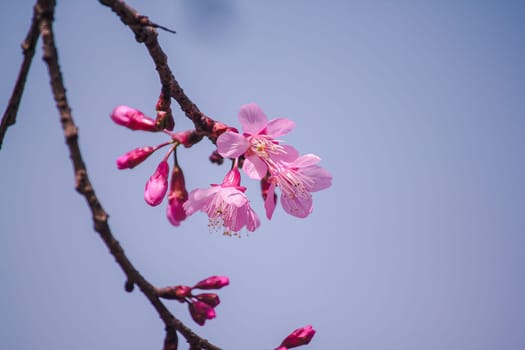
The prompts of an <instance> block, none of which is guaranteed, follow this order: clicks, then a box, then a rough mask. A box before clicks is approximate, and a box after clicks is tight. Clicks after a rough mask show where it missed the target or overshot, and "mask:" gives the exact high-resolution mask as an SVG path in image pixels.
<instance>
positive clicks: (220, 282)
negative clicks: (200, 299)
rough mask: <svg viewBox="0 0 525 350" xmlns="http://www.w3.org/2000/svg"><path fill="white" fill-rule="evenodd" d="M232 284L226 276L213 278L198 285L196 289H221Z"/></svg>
mask: <svg viewBox="0 0 525 350" xmlns="http://www.w3.org/2000/svg"><path fill="white" fill-rule="evenodd" d="M228 284H230V279H229V278H228V277H226V276H211V277H208V278H206V279H205V280H202V281H200V282H199V283H197V284H196V285H195V286H194V287H193V288H194V289H195V288H196V289H221V288H222V287H224V286H227V285H228Z"/></svg>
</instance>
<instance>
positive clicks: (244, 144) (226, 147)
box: [217, 131, 250, 158]
mask: <svg viewBox="0 0 525 350" xmlns="http://www.w3.org/2000/svg"><path fill="white" fill-rule="evenodd" d="M249 146H250V144H249V142H248V140H246V137H244V136H242V135H240V134H238V133H236V132H233V131H226V132H224V133H222V134H221V135H220V136H219V137H218V138H217V151H218V152H219V154H220V155H221V156H223V157H226V158H237V157H239V156H241V155H243V154H244V152H246V150H247V149H248V147H249Z"/></svg>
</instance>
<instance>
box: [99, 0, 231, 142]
mask: <svg viewBox="0 0 525 350" xmlns="http://www.w3.org/2000/svg"><path fill="white" fill-rule="evenodd" d="M99 2H100V3H101V4H103V5H105V6H108V7H109V8H111V10H113V12H115V13H116V14H117V15H118V16H119V17H120V19H121V21H122V22H123V23H124V24H125V25H126V26H128V27H129V28H130V29H131V30H132V31H133V33H134V34H135V39H136V40H137V42H139V43H144V45H146V48H147V49H148V52H149V54H150V56H151V58H152V59H153V62H154V64H155V68H156V69H157V72H158V74H159V78H160V82H161V84H162V91H164V92H169V94H167V95H168V96H171V97H172V98H173V99H175V100H176V101H177V103H178V104H179V106H180V108H181V110H182V111H183V112H184V114H185V115H186V116H187V117H188V118H189V119H190V120H191V121H192V122H193V124H194V125H195V128H196V130H197V131H199V132H200V133H202V134H203V135H205V136H207V137H208V138H210V139H211V140H212V141H215V139H216V128H217V126H218V125H216V124H221V123H217V122H216V121H215V120H213V119H211V118H210V117H208V116H206V115H205V114H204V113H202V112H201V111H200V110H199V108H198V107H197V105H196V104H195V103H193V101H191V100H190V98H189V97H188V96H186V94H185V93H184V90H183V89H182V87H181V86H180V84H179V83H178V82H177V80H176V79H175V76H174V75H173V72H172V71H171V69H170V67H169V65H168V58H167V57H166V54H165V53H164V51H163V50H162V48H161V47H160V45H159V42H158V40H157V31H156V30H155V27H159V26H158V25H157V24H155V23H153V22H151V21H150V20H149V19H148V17H146V16H143V15H140V14H139V13H138V12H137V11H136V10H135V9H134V8H132V7H130V6H129V5H127V4H126V3H125V2H124V1H122V0H99ZM159 28H160V27H159ZM221 127H222V124H221Z"/></svg>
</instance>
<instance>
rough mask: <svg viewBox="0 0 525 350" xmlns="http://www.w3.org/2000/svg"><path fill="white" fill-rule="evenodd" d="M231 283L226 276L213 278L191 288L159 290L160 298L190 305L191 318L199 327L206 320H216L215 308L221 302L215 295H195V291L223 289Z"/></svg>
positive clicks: (181, 286) (182, 286) (180, 287)
mask: <svg viewBox="0 0 525 350" xmlns="http://www.w3.org/2000/svg"><path fill="white" fill-rule="evenodd" d="M229 283H230V281H229V279H228V277H226V276H212V277H209V278H207V279H205V280H202V281H200V282H198V283H197V284H195V285H194V286H193V287H190V286H184V285H179V286H173V287H165V288H161V289H158V290H157V294H158V296H159V297H161V298H164V299H174V300H177V301H179V302H181V303H188V308H189V311H190V315H191V318H192V319H193V320H194V321H195V322H196V323H197V324H199V325H201V326H203V325H204V323H205V322H206V320H211V319H212V318H215V316H216V314H215V307H216V306H217V305H219V303H220V302H221V301H220V299H219V296H218V295H217V294H215V293H199V294H194V291H195V289H201V290H212V289H221V288H222V287H224V286H227V285H228V284H229Z"/></svg>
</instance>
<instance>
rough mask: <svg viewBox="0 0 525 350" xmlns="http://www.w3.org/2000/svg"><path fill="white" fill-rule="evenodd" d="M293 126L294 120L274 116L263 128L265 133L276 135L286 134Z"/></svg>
mask: <svg viewBox="0 0 525 350" xmlns="http://www.w3.org/2000/svg"><path fill="white" fill-rule="evenodd" d="M293 128H295V122H294V121H292V120H290V119H286V118H276V119H272V120H270V121H269V122H268V124H267V125H266V128H265V133H266V135H271V136H273V137H278V136H282V135H286V134H288V133H289V132H290V131H292V130H293Z"/></svg>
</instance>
